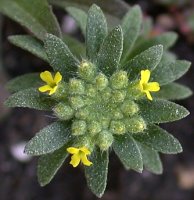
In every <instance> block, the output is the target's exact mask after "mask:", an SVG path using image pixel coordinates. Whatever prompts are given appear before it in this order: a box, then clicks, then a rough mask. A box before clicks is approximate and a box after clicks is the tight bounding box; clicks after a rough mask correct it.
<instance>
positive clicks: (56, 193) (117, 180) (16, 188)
mask: <svg viewBox="0 0 194 200" xmlns="http://www.w3.org/2000/svg"><path fill="white" fill-rule="evenodd" d="M148 2H149V1H148ZM150 2H151V1H150ZM140 3H141V5H142V7H143V9H144V11H146V13H147V14H151V15H152V16H154V17H155V18H156V17H157V16H158V15H159V14H160V13H163V12H168V11H167V10H166V8H164V7H160V6H158V5H157V6H156V7H154V5H152V4H151V3H150V4H148V3H145V2H144V1H140ZM58 12H59V16H61V12H60V11H58ZM20 33H24V30H23V29H22V28H21V27H20V26H19V25H17V24H16V23H14V22H12V21H10V20H9V19H7V18H4V19H3V44H2V47H3V48H2V49H3V61H4V73H5V75H6V76H7V77H8V79H10V78H12V77H15V76H18V75H21V74H25V73H28V72H36V71H43V70H44V69H46V68H47V69H48V66H47V65H46V63H44V62H42V61H41V60H39V59H37V58H35V57H34V56H32V55H30V54H29V53H26V52H25V51H23V50H21V49H19V48H16V47H14V46H12V45H11V44H9V43H8V41H7V39H6V38H7V36H8V35H12V34H20ZM172 51H173V52H175V53H176V54H177V55H178V57H179V58H180V59H188V60H190V61H191V62H193V63H194V46H193V45H192V44H190V43H189V42H188V40H187V38H185V36H183V35H181V36H180V39H179V40H178V42H177V43H176V45H175V46H174V48H173V49H172ZM193 80H194V66H192V67H191V69H190V71H189V72H188V73H187V74H186V75H185V76H184V78H182V79H180V82H181V83H184V84H185V85H187V86H189V87H190V88H191V89H192V90H194V84H193ZM1 95H2V94H1ZM193 102H194V97H193V96H192V97H191V98H189V99H186V100H184V101H180V102H178V103H179V104H182V105H183V106H185V107H186V108H187V109H188V110H190V112H191V115H190V116H189V117H187V118H186V119H183V120H181V121H178V122H176V123H171V124H167V125H165V126H164V127H165V128H166V129H167V130H168V131H169V132H171V133H172V134H173V135H174V136H176V137H177V138H178V139H179V141H180V142H181V144H182V145H183V149H184V152H183V153H181V154H178V155H162V161H163V166H164V173H163V174H162V175H153V174H151V173H149V172H147V171H144V172H143V173H142V174H139V173H136V172H134V171H126V170H124V168H123V166H122V165H121V164H120V161H119V160H118V158H117V157H116V156H115V155H114V154H112V155H111V157H110V164H109V175H108V185H107V190H106V192H105V194H104V196H103V197H102V199H103V200H193V199H194V175H193V174H194V114H193V111H194V103H193ZM1 114H2V113H1ZM1 114H0V115H1ZM0 120H1V121H0V130H1V134H0V152H1V153H0V199H1V200H95V199H97V198H96V197H95V196H94V195H93V194H92V193H91V192H90V191H89V189H88V188H87V185H86V181H85V178H84V174H83V171H82V169H81V167H79V168H76V169H73V168H72V167H71V166H70V165H69V164H68V162H66V163H65V164H64V166H63V167H62V168H61V169H60V170H59V172H58V173H57V175H56V177H55V178H54V179H53V181H52V182H51V183H50V184H49V185H48V186H46V187H44V188H41V187H40V186H39V184H38V182H37V177H36V161H37V160H36V159H34V158H33V159H31V160H30V161H29V162H20V161H19V160H17V159H16V158H15V157H14V156H13V154H12V153H11V147H12V146H13V145H14V144H16V143H18V142H21V141H28V140H29V139H30V138H31V137H33V136H34V134H35V133H36V132H37V131H38V130H39V129H41V128H42V127H44V126H45V125H46V124H48V123H50V122H51V121H53V119H52V118H51V117H49V114H48V113H43V112H38V111H33V110H29V109H13V110H11V111H10V112H7V114H6V115H4V116H1V118H0Z"/></svg>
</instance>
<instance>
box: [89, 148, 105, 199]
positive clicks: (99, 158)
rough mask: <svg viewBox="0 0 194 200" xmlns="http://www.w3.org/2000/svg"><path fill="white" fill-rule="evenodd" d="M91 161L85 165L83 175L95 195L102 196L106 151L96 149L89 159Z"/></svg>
mask: <svg viewBox="0 0 194 200" xmlns="http://www.w3.org/2000/svg"><path fill="white" fill-rule="evenodd" d="M89 160H91V162H92V163H93V164H92V165H91V166H90V167H85V175H86V180H87V184H88V187H89V188H90V190H91V191H92V192H93V193H94V194H95V195H96V196H97V197H99V198H100V197H102V195H103V194H104V191H105V189H106V184H107V174H108V162H109V158H108V151H104V152H101V151H100V150H99V149H96V150H94V151H93V152H92V154H91V157H90V159H89Z"/></svg>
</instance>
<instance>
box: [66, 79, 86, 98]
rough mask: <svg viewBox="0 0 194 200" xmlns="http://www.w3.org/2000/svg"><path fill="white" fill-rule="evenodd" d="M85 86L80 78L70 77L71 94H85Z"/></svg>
mask: <svg viewBox="0 0 194 200" xmlns="http://www.w3.org/2000/svg"><path fill="white" fill-rule="evenodd" d="M84 91H85V87H84V83H83V81H81V80H79V79H74V78H73V79H70V81H69V92H70V94H84Z"/></svg>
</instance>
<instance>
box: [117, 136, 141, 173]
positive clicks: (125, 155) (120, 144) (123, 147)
mask: <svg viewBox="0 0 194 200" xmlns="http://www.w3.org/2000/svg"><path fill="white" fill-rule="evenodd" d="M113 149H114V151H115V153H116V154H117V156H118V157H119V159H120V160H121V162H122V163H123V165H124V166H125V168H126V169H134V170H135V171H138V172H142V170H143V161H142V155H141V153H140V150H139V147H138V145H137V143H136V142H135V140H134V139H133V138H132V137H131V136H130V135H128V134H126V135H122V136H117V137H115V141H114V143H113Z"/></svg>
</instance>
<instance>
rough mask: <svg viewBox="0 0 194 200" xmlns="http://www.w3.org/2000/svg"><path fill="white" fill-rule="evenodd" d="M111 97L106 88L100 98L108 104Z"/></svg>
mask: <svg viewBox="0 0 194 200" xmlns="http://www.w3.org/2000/svg"><path fill="white" fill-rule="evenodd" d="M111 95H112V90H111V89H110V88H109V87H107V88H105V89H104V90H103V91H102V92H101V98H102V101H104V102H109V101H110V98H111Z"/></svg>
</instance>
